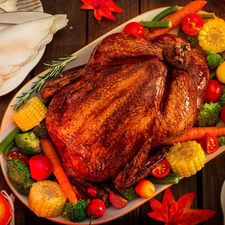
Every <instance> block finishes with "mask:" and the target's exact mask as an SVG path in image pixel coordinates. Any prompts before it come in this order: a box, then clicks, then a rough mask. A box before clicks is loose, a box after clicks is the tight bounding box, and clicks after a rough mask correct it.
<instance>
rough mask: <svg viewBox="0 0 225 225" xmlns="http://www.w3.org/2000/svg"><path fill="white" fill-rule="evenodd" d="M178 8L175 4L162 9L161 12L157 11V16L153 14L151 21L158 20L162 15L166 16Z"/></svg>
mask: <svg viewBox="0 0 225 225" xmlns="http://www.w3.org/2000/svg"><path fill="white" fill-rule="evenodd" d="M178 10H179V8H178V6H177V5H174V6H171V7H170V8H167V9H165V10H163V11H162V12H161V13H159V14H158V15H157V16H155V17H154V18H153V20H152V21H160V20H161V19H163V18H164V17H166V16H168V15H170V14H171V13H174V12H176V11H178Z"/></svg>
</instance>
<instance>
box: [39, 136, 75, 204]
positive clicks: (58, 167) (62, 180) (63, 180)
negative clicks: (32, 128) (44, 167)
mask: <svg viewBox="0 0 225 225" xmlns="http://www.w3.org/2000/svg"><path fill="white" fill-rule="evenodd" d="M40 145H41V149H42V151H43V153H44V154H45V155H46V156H47V157H48V158H49V160H50V161H51V163H52V167H53V174H54V175H55V177H56V179H57V180H58V182H59V184H60V186H61V187H62V189H63V191H64V193H65V194H66V196H67V198H68V199H69V201H70V202H71V203H74V204H76V203H77V197H76V194H75V192H74V190H73V187H72V185H71V183H70V181H69V179H68V177H67V175H66V173H65V171H64V169H63V167H62V164H61V162H60V160H59V158H58V155H57V152H56V149H55V146H54V144H53V143H52V141H51V139H50V138H48V137H47V138H40Z"/></svg>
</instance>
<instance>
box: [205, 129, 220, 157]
mask: <svg viewBox="0 0 225 225" xmlns="http://www.w3.org/2000/svg"><path fill="white" fill-rule="evenodd" d="M204 148H205V151H206V153H209V154H210V153H213V152H215V151H216V150H217V149H218V148H219V142H218V139H217V137H216V136H215V135H214V134H212V133H206V135H205V138H204Z"/></svg>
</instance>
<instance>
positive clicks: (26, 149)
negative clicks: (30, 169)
mask: <svg viewBox="0 0 225 225" xmlns="http://www.w3.org/2000/svg"><path fill="white" fill-rule="evenodd" d="M15 142H16V146H17V147H18V149H19V150H20V151H21V152H22V153H24V154H26V155H36V154H39V153H40V152H41V146H40V140H39V138H38V137H37V136H36V135H35V133H34V132H33V131H28V132H25V133H21V134H16V136H15Z"/></svg>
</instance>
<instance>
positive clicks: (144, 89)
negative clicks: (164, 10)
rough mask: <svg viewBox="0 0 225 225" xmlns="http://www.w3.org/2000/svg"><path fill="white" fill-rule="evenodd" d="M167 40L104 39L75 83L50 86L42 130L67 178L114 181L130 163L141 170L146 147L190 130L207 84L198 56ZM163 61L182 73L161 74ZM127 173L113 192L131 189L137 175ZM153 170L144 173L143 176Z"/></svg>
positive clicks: (119, 35)
mask: <svg viewBox="0 0 225 225" xmlns="http://www.w3.org/2000/svg"><path fill="white" fill-rule="evenodd" d="M163 40H165V41H164V42H163ZM167 40H168V36H164V37H163V36H162V37H161V39H160V42H161V43H160V45H159V46H157V45H156V43H157V41H155V43H151V42H152V40H151V41H149V40H146V39H144V38H139V37H136V36H133V35H129V34H124V33H117V34H113V35H110V36H108V37H107V38H105V39H104V40H103V41H102V42H101V43H100V44H99V45H98V46H97V47H96V49H95V50H94V51H93V54H92V56H91V58H90V61H89V62H88V64H87V65H86V67H85V68H83V69H81V70H79V72H78V73H79V74H80V76H77V74H76V73H75V76H76V78H75V80H74V82H72V83H71V84H69V85H67V86H64V87H62V86H60V87H59V88H58V87H56V88H57V90H58V91H57V92H56V94H55V95H54V96H53V98H52V100H51V102H50V105H49V109H48V113H47V116H46V125H47V128H48V131H49V134H50V136H51V138H52V140H53V142H54V143H55V145H56V147H57V149H58V151H59V154H60V157H61V161H62V164H63V166H64V168H65V170H66V173H67V175H68V176H69V177H80V178H83V179H87V180H90V181H95V182H99V181H104V180H106V179H109V178H115V177H116V176H117V175H118V174H119V173H120V172H121V171H122V170H123V169H124V168H125V167H126V166H127V167H126V168H128V167H129V165H134V164H135V163H134V161H133V162H132V159H133V160H138V161H139V160H140V162H141V164H142V165H143V166H144V165H146V163H147V162H148V161H149V162H150V161H151V157H150V158H149V156H150V155H151V154H150V153H151V151H150V153H149V150H150V146H151V148H152V147H154V146H158V145H160V144H162V143H164V142H166V141H169V140H172V139H174V138H176V137H178V136H180V135H182V134H183V133H185V132H186V131H187V130H189V129H190V128H191V127H192V126H193V124H194V122H195V120H196V117H197V114H198V110H197V109H198V108H199V107H201V104H200V102H201V100H202V98H203V96H204V92H205V86H206V84H207V82H208V76H209V72H208V69H207V65H206V64H205V63H204V62H202V61H201V59H200V58H199V57H198V54H195V56H196V58H195V60H190V58H191V55H189V54H193V53H192V51H190V48H189V49H188V45H187V44H185V43H183V41H182V40H179V41H177V37H176V36H170V41H169V44H168V41H167ZM163 43H164V44H163ZM177 43H178V45H176V44H177ZM180 43H181V45H182V49H181V50H179V46H181V45H180ZM173 48H175V50H173ZM163 55H164V59H165V60H166V61H165V62H164V61H162V59H163V57H162V56H163ZM169 55H171V57H172V58H173V59H174V60H176V61H175V62H173V63H172V62H171V58H170V56H169ZM174 60H172V61H174ZM200 61H201V63H200ZM170 63H172V66H173V67H174V66H176V65H178V64H179V66H178V67H179V68H182V69H183V70H178V69H175V68H173V67H172V69H171V70H172V72H168V67H167V66H169V64H170ZM190 64H191V66H192V67H193V68H192V69H191V70H189V69H188V67H189V65H190ZM202 64H203V65H202ZM199 74H201V75H202V77H201V78H199ZM203 81H204V82H203ZM199 84H200V85H201V86H202V87H203V88H198V86H199ZM50 86H51V84H50ZM56 86H57V85H56ZM48 87H49V86H48ZM48 96H49V95H48ZM198 99H199V100H198ZM198 102H199V103H198ZM150 138H151V145H148V144H147V143H148V140H150ZM146 146H147V147H146ZM139 152H140V153H139ZM138 153H139V154H138ZM149 154H150V155H149ZM136 155H137V157H136V158H134V157H135V156H136ZM163 157H165V152H164V151H159V153H158V155H157V157H156V159H157V160H156V161H159V159H162V158H163ZM133 163H134V164H133ZM152 164H155V165H156V163H155V161H154V162H152ZM148 165H149V164H148ZM126 168H125V169H124V171H125V170H126V176H125V177H127V179H124V176H121V173H120V177H121V179H120V178H117V179H116V180H117V184H118V185H116V186H117V188H120V189H122V188H125V187H128V186H129V185H132V184H134V182H132V181H131V180H135V182H136V181H137V180H138V179H139V178H138V177H140V176H141V171H143V170H142V169H141V168H140V171H137V170H136V169H135V167H132V168H128V169H126ZM152 168H153V167H151V166H150V165H149V167H147V168H146V171H145V173H144V174H145V177H146V176H147V175H148V174H150V173H151V170H152ZM131 177H133V178H131ZM142 179H143V177H142Z"/></svg>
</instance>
